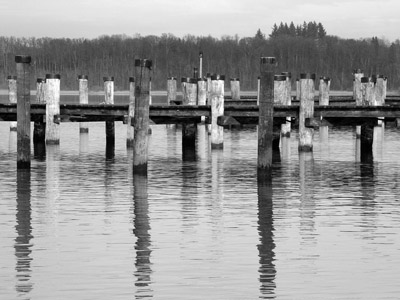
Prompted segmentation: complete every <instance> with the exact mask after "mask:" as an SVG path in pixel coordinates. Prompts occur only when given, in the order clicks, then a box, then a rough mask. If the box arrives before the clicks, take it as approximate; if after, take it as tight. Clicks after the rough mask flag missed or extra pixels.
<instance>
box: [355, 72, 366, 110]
mask: <svg viewBox="0 0 400 300" xmlns="http://www.w3.org/2000/svg"><path fill="white" fill-rule="evenodd" d="M362 77H364V73H363V71H362V70H361V69H356V70H354V71H353V98H354V100H355V101H356V105H362V99H363V95H362V94H363V93H362V84H361V78H362Z"/></svg>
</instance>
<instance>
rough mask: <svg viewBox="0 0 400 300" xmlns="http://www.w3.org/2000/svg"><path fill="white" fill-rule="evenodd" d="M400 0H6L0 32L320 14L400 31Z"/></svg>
mask: <svg viewBox="0 0 400 300" xmlns="http://www.w3.org/2000/svg"><path fill="white" fill-rule="evenodd" d="M399 12H400V1H399V0H374V1H372V0H350V1H346V0H330V1H324V0H280V1H279V0H278V1H277V0H197V1H193V0H107V1H106V0H0V36H17V37H69V38H81V37H84V38H96V37H98V36H100V35H104V34H106V35H112V34H126V35H128V36H132V35H134V34H140V35H142V36H145V35H157V36H160V35H161V34H163V33H171V34H173V35H175V36H178V37H182V36H184V35H186V34H192V35H195V36H208V35H211V36H213V37H216V38H220V37H221V36H223V35H229V36H233V35H235V34H237V35H239V37H248V36H254V35H255V33H256V31H257V29H258V28H260V29H261V31H262V32H263V33H265V34H266V35H268V34H269V33H270V32H271V28H272V26H273V24H274V23H277V24H279V23H280V22H284V23H285V22H286V23H288V24H289V23H290V22H291V21H293V22H294V24H295V25H298V24H302V23H303V21H306V22H308V21H316V22H317V23H318V22H321V23H322V24H323V25H324V27H325V29H326V31H327V34H329V35H336V36H339V37H342V38H355V39H359V38H369V37H373V36H377V37H379V38H382V37H385V38H386V39H387V40H389V41H391V42H393V41H395V40H396V39H399V38H400V15H399Z"/></svg>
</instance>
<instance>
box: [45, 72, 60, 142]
mask: <svg viewBox="0 0 400 300" xmlns="http://www.w3.org/2000/svg"><path fill="white" fill-rule="evenodd" d="M60 79H61V76H60V75H59V74H46V85H45V86H46V88H45V101H46V144H47V145H58V144H60V120H59V117H60Z"/></svg>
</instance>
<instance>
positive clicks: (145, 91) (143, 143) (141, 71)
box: [133, 59, 152, 175]
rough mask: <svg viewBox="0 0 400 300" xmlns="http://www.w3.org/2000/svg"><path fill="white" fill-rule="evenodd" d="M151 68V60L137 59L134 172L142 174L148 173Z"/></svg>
mask: <svg viewBox="0 0 400 300" xmlns="http://www.w3.org/2000/svg"><path fill="white" fill-rule="evenodd" d="M151 68H152V61H151V60H148V59H136V60H135V117H134V128H135V133H134V136H135V138H134V143H133V173H134V174H142V175H147V160H148V139H149V106H150V103H149V102H150V99H149V97H150V76H151Z"/></svg>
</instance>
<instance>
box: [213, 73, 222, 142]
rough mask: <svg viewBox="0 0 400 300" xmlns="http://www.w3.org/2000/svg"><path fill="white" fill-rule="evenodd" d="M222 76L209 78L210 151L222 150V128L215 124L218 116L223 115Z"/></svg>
mask: <svg viewBox="0 0 400 300" xmlns="http://www.w3.org/2000/svg"><path fill="white" fill-rule="evenodd" d="M224 86H225V76H224V75H213V76H212V77H211V149H223V147H224V127H223V126H219V125H218V124H217V120H218V117H219V116H223V115H224V94H225V91H224Z"/></svg>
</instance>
